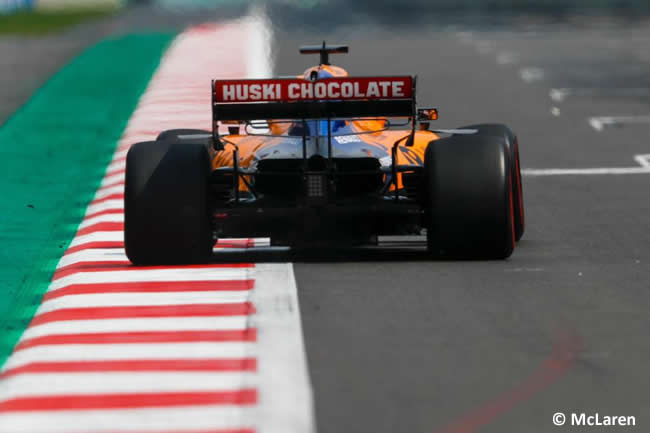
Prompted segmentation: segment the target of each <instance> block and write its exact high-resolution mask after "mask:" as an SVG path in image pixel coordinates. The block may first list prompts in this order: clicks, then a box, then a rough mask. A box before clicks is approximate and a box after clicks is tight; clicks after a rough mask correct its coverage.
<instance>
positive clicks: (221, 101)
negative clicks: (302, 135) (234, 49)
mask: <svg viewBox="0 0 650 433" xmlns="http://www.w3.org/2000/svg"><path fill="white" fill-rule="evenodd" d="M415 82H416V80H415V78H414V77H411V76H394V77H332V78H323V79H319V80H317V81H309V80H305V79H300V78H288V79H269V80H215V81H213V82H212V118H213V122H214V125H215V129H217V128H216V127H217V123H218V122H221V121H226V122H228V121H250V120H257V119H332V118H346V117H348V118H349V117H378V116H385V117H413V116H415V112H416V108H415Z"/></svg>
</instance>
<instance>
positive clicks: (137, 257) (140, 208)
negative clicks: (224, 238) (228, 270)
mask: <svg viewBox="0 0 650 433" xmlns="http://www.w3.org/2000/svg"><path fill="white" fill-rule="evenodd" d="M209 174H210V163H209V157H208V152H207V149H206V148H205V146H202V145H201V144H197V143H178V142H174V141H171V140H167V141H163V142H159V141H151V142H143V143H137V144H135V145H133V147H131V149H130V150H129V152H128V154H127V157H126V181H125V193H124V245H125V249H126V255H127V257H128V258H129V260H131V262H133V263H134V264H136V265H156V264H169V263H192V262H200V261H204V260H205V259H207V258H208V257H210V255H211V253H212V246H213V245H214V241H213V233H212V226H211V221H212V220H211V218H210V214H209V212H210V206H209V198H208V176H209Z"/></svg>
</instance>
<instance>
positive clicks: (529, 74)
mask: <svg viewBox="0 0 650 433" xmlns="http://www.w3.org/2000/svg"><path fill="white" fill-rule="evenodd" d="M545 75H546V74H545V73H544V70H543V69H542V68H537V67H527V68H521V69H520V70H519V76H520V77H521V79H522V80H523V81H524V82H525V83H534V82H535V81H540V80H543V79H544V77H545Z"/></svg>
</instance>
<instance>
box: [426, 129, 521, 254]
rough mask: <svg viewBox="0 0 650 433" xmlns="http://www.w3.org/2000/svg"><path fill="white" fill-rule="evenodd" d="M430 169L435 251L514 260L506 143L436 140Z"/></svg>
mask: <svg viewBox="0 0 650 433" xmlns="http://www.w3.org/2000/svg"><path fill="white" fill-rule="evenodd" d="M424 169H425V179H426V181H425V185H426V194H425V195H426V200H425V218H426V222H425V223H426V225H427V246H428V248H429V251H430V252H431V253H432V254H434V255H436V256H442V257H446V258H463V259H505V258H507V257H509V256H510V255H511V254H512V252H513V250H514V247H515V233H514V215H513V213H514V212H513V201H512V196H513V194H512V175H511V173H512V172H511V170H510V159H509V158H508V154H507V150H506V146H505V143H504V140H503V139H502V138H499V137H491V136H479V135H470V136H460V135H459V136H452V137H449V138H443V139H440V140H434V141H432V142H431V143H429V146H428V147H427V150H426V153H425V163H424Z"/></svg>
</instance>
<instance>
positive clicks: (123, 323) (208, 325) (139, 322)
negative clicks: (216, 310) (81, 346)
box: [21, 316, 248, 341]
mask: <svg viewBox="0 0 650 433" xmlns="http://www.w3.org/2000/svg"><path fill="white" fill-rule="evenodd" d="M247 328H248V318H247V317H246V316H224V317H214V316H213V317H184V318H183V319H182V320H180V319H179V318H178V317H145V318H134V319H102V320H62V321H57V322H48V323H43V324H41V325H37V326H30V327H29V328H27V329H26V330H25V332H24V333H23V335H22V337H21V341H24V340H27V339H30V338H36V337H43V336H45V335H56V334H91V333H97V332H141V331H201V330H217V329H218V330H222V329H223V330H244V329H247Z"/></svg>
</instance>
